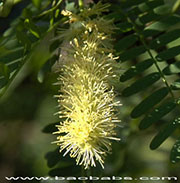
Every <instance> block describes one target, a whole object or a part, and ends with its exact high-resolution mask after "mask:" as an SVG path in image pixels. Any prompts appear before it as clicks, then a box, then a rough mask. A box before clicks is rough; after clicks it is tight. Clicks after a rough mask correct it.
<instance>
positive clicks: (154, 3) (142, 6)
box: [138, 0, 164, 12]
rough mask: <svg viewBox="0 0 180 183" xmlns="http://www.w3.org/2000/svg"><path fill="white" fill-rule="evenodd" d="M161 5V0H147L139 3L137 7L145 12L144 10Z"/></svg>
mask: <svg viewBox="0 0 180 183" xmlns="http://www.w3.org/2000/svg"><path fill="white" fill-rule="evenodd" d="M161 5H164V1H163V0H158V1H157V0H155V1H147V2H143V3H141V4H139V5H138V8H139V9H140V10H141V12H146V11H151V10H152V9H154V8H156V7H158V6H161Z"/></svg>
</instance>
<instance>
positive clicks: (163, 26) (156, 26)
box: [145, 15, 180, 31]
mask: <svg viewBox="0 0 180 183" xmlns="http://www.w3.org/2000/svg"><path fill="white" fill-rule="evenodd" d="M179 21H180V16H178V15H173V16H169V17H166V18H164V19H162V20H160V21H157V22H155V23H153V24H151V25H150V26H148V27H146V28H145V30H148V29H150V30H158V31H166V30H167V29H168V28H170V27H171V26H174V25H175V24H177V23H179Z"/></svg>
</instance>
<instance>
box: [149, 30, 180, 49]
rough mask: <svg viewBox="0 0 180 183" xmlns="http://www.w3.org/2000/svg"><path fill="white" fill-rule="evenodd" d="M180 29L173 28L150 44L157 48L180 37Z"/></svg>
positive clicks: (151, 46)
mask: <svg viewBox="0 0 180 183" xmlns="http://www.w3.org/2000/svg"><path fill="white" fill-rule="evenodd" d="M179 35H180V29H176V30H172V31H170V32H166V33H165V34H162V35H161V36H159V37H158V38H156V39H154V40H152V41H151V42H150V44H149V46H150V48H151V49H157V48H159V47H161V46H164V45H166V44H168V43H170V42H172V41H174V40H176V39H178V38H179Z"/></svg>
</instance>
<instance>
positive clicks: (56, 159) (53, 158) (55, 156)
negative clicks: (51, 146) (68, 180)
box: [45, 147, 71, 168]
mask: <svg viewBox="0 0 180 183" xmlns="http://www.w3.org/2000/svg"><path fill="white" fill-rule="evenodd" d="M45 159H46V160H47V165H48V167H49V168H52V167H54V166H55V165H57V164H58V163H61V162H63V161H66V162H68V164H70V163H69V162H71V158H70V157H69V156H63V153H60V152H59V147H58V148H56V149H55V150H54V151H51V152H48V153H47V154H46V155H45Z"/></svg>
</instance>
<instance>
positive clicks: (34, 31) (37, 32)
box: [24, 19, 41, 39]
mask: <svg viewBox="0 0 180 183" xmlns="http://www.w3.org/2000/svg"><path fill="white" fill-rule="evenodd" d="M24 24H25V26H26V28H27V29H28V30H29V31H30V32H31V33H32V34H33V35H34V36H35V37H36V38H38V39H39V38H40V37H41V33H40V30H39V28H38V27H37V26H36V25H35V24H34V23H33V22H32V21H31V20H30V19H26V20H25V21H24Z"/></svg>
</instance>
